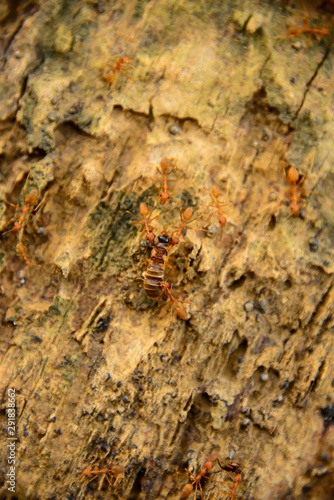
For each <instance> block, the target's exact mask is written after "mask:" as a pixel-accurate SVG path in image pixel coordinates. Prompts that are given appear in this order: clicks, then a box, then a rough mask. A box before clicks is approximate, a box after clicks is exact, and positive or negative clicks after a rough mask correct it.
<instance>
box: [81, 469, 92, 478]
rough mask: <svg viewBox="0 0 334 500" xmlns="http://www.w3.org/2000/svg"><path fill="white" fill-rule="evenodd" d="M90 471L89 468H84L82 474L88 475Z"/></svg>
mask: <svg viewBox="0 0 334 500" xmlns="http://www.w3.org/2000/svg"><path fill="white" fill-rule="evenodd" d="M91 473H92V470H91V469H85V470H83V471H82V475H83V476H87V477H89V476H90V475H91Z"/></svg>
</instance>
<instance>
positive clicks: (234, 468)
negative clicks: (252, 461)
mask: <svg viewBox="0 0 334 500" xmlns="http://www.w3.org/2000/svg"><path fill="white" fill-rule="evenodd" d="M217 462H218V464H219V467H220V468H221V469H222V470H224V471H226V472H232V474H234V477H232V476H230V478H231V479H232V481H233V485H232V486H231V485H230V484H229V483H228V482H227V481H224V482H226V483H227V485H228V486H229V488H230V489H231V491H229V492H223V494H224V495H229V500H233V499H234V498H244V497H243V496H241V495H236V494H235V492H236V489H237V488H238V486H239V484H240V483H241V479H242V478H241V466H240V464H239V463H238V462H229V463H228V464H227V465H221V463H220V461H219V459H217Z"/></svg>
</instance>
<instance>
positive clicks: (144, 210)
mask: <svg viewBox="0 0 334 500" xmlns="http://www.w3.org/2000/svg"><path fill="white" fill-rule="evenodd" d="M156 205H157V201H156V202H155V204H154V206H153V208H152V210H151V212H150V211H149V208H148V206H147V205H146V203H140V205H139V213H140V215H142V216H143V218H142V219H139V217H137V216H136V215H134V214H133V213H131V212H129V211H128V210H126V211H125V212H124V213H125V214H130V215H132V217H134V218H135V219H137V222H136V221H133V220H131V221H130V223H131V224H136V225H139V226H144V229H143V230H142V232H141V234H140V236H139V239H141V237H142V235H143V233H144V232H145V231H146V239H147V240H148V241H149V243H150V244H151V245H152V244H153V243H154V238H155V235H154V233H153V231H152V230H153V229H155V228H154V227H153V226H151V222H152V221H153V220H154V219H156V218H157V217H159V214H158V215H156V216H155V217H152V213H153V210H154V209H155V207H156ZM147 216H148V217H147Z"/></svg>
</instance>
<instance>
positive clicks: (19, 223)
mask: <svg viewBox="0 0 334 500" xmlns="http://www.w3.org/2000/svg"><path fill="white" fill-rule="evenodd" d="M26 186H27V184H26V185H25V187H24V190H23V207H19V206H17V205H14V204H13V203H10V202H9V201H7V200H4V201H5V203H7V204H8V205H10V206H12V207H14V208H16V209H17V210H21V212H22V213H21V214H20V215H15V216H14V217H12V218H11V219H9V221H8V222H7V224H6V225H5V226H4V228H3V229H5V228H6V227H7V226H8V225H9V224H10V223H11V222H13V221H15V222H14V224H13V227H12V228H11V229H9V230H8V231H4V232H3V231H2V232H1V236H3V235H4V234H7V233H11V232H13V233H18V232H19V231H20V234H19V238H18V239H19V242H18V244H17V246H16V251H17V252H18V253H19V254H20V255H21V257H22V258H23V260H24V261H25V263H26V265H27V266H29V265H31V262H30V261H29V259H28V256H27V248H26V247H25V246H24V245H23V243H22V237H23V228H24V225H26V224H27V219H28V216H29V215H34V214H33V212H36V210H38V208H39V207H40V206H41V204H42V203H43V201H44V198H43V200H42V201H41V202H40V203H39V204H38V205H37V207H35V208H33V207H34V205H35V203H36V202H37V200H38V191H37V189H33V190H32V191H30V193H29V194H28V195H27V196H26Z"/></svg>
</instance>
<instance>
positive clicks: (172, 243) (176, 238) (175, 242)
mask: <svg viewBox="0 0 334 500" xmlns="http://www.w3.org/2000/svg"><path fill="white" fill-rule="evenodd" d="M179 241H180V240H179V238H178V237H177V236H172V239H171V242H170V244H171V245H172V246H174V245H177V244H178V242H179Z"/></svg>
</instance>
